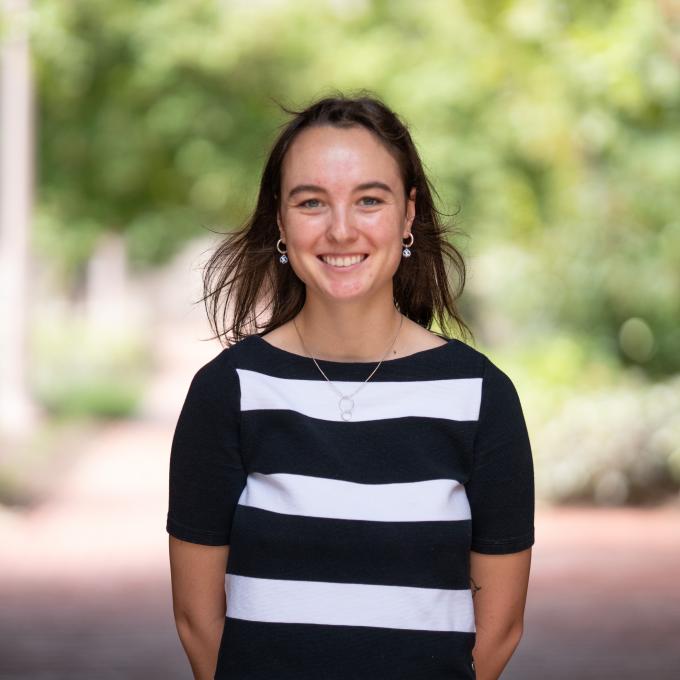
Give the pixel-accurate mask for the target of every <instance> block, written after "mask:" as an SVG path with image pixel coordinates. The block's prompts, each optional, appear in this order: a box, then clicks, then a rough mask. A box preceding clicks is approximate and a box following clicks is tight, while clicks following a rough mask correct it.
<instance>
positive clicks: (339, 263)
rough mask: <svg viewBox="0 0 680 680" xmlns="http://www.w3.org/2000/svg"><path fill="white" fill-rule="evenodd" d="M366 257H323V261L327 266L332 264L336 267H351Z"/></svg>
mask: <svg viewBox="0 0 680 680" xmlns="http://www.w3.org/2000/svg"><path fill="white" fill-rule="evenodd" d="M365 257H366V255H355V256H354V257H327V256H325V255H323V256H322V258H321V259H322V260H323V261H324V262H325V263H326V264H332V265H333V266H334V267H349V266H350V265H352V264H356V263H357V262H361V260H363V259H364V258H365Z"/></svg>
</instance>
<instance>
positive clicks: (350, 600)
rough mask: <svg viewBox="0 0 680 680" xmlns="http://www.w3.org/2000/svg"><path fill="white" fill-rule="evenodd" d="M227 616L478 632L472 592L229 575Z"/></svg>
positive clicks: (227, 581)
mask: <svg viewBox="0 0 680 680" xmlns="http://www.w3.org/2000/svg"><path fill="white" fill-rule="evenodd" d="M226 592H227V616H229V617H231V618H236V619H247V620H249V621H263V622H272V623H274V622H277V623H315V624H325V625H330V626H377V627H380V628H409V629H412V630H439V631H462V632H466V633H473V632H475V617H474V608H473V605H472V593H471V591H470V590H469V589H467V590H444V589H440V588H413V587H407V586H383V585H370V584H363V583H328V582H325V581H289V580H283V579H267V578H253V577H250V576H242V575H238V574H227V575H226Z"/></svg>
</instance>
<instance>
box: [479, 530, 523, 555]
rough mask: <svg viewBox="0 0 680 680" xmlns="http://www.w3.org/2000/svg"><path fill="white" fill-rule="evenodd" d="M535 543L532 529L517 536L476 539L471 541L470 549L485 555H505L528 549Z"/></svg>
mask: <svg viewBox="0 0 680 680" xmlns="http://www.w3.org/2000/svg"><path fill="white" fill-rule="evenodd" d="M534 543H535V537H534V532H533V531H531V532H530V533H528V534H525V535H524V536H515V537H512V538H504V539H498V540H493V539H476V540H474V541H473V542H472V543H471V546H470V549H471V550H473V551H474V552H478V553H483V554H485V555H504V554H506V553H515V552H520V550H526V549H527V548H530V547H531V546H532V545H533V544H534Z"/></svg>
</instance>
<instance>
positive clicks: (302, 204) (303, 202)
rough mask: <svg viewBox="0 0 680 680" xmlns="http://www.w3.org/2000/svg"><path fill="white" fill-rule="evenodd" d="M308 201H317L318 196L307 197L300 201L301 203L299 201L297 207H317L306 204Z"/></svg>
mask: <svg viewBox="0 0 680 680" xmlns="http://www.w3.org/2000/svg"><path fill="white" fill-rule="evenodd" d="M310 201H316V202H317V203H318V202H319V199H318V198H308V199H307V200H306V201H302V203H300V204H299V205H298V207H299V208H316V207H318V206H315V205H307V203H309V202H310Z"/></svg>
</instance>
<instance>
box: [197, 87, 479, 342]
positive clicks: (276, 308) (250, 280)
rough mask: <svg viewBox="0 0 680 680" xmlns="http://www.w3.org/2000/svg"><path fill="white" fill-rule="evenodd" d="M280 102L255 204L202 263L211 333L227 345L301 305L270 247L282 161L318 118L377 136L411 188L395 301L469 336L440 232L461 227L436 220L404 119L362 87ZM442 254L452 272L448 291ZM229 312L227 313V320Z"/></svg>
mask: <svg viewBox="0 0 680 680" xmlns="http://www.w3.org/2000/svg"><path fill="white" fill-rule="evenodd" d="M279 106H280V107H281V108H282V109H283V110H284V111H285V112H286V113H288V114H290V115H291V116H293V118H292V119H291V120H290V121H289V122H288V123H287V124H285V126H284V127H283V130H282V131H281V132H280V134H279V136H278V138H277V139H276V141H275V142H274V145H273V147H272V149H271V151H270V153H269V157H268V159H267V163H266V165H265V168H264V172H263V173H262V178H261V181H260V190H259V195H258V197H257V204H256V206H255V210H254V212H253V213H252V215H251V216H250V217H249V218H248V219H247V220H246V222H245V223H244V224H243V225H242V226H241V227H240V228H239V229H237V230H236V231H233V232H230V233H228V234H227V235H226V236H227V237H226V239H225V240H224V241H223V242H222V243H221V244H220V245H219V247H218V248H217V249H216V250H215V252H214V253H213V254H212V255H211V256H210V259H209V260H208V262H207V264H206V265H205V268H204V272H203V293H204V296H203V298H202V299H201V300H199V301H203V302H204V303H205V307H206V311H207V314H208V318H209V320H210V325H211V328H212V329H213V331H214V332H215V335H214V336H213V338H211V339H214V338H215V337H219V338H220V342H222V343H223V344H224V345H231V344H233V343H234V342H237V341H239V340H241V339H243V338H244V337H246V336H247V335H250V334H252V333H253V332H258V333H262V334H263V333H266V332H268V331H270V330H273V329H274V328H277V327H278V326H281V325H282V324H284V323H285V322H286V321H289V320H290V319H292V318H293V317H294V316H295V315H296V314H297V313H298V312H299V311H300V309H302V306H303V304H304V301H305V292H306V291H305V284H304V283H303V282H302V281H301V280H300V279H299V278H298V277H297V276H296V274H295V272H294V271H293V269H292V267H291V266H290V264H288V265H282V264H281V263H280V262H279V256H280V255H279V253H278V251H277V249H276V242H277V240H278V238H279V232H278V226H277V222H276V215H277V210H278V207H279V200H280V196H279V194H280V186H281V166H282V163H283V159H284V156H285V155H286V151H287V150H288V149H289V147H290V145H291V144H292V142H293V140H294V139H295V138H296V136H297V135H298V134H299V133H300V132H301V131H302V130H304V129H305V128H308V127H311V126H321V125H331V126H335V127H339V128H348V127H353V126H357V125H362V126H363V127H365V128H366V129H367V130H369V131H370V132H372V133H373V134H374V135H376V136H377V137H378V139H380V140H381V141H382V143H383V144H384V145H385V146H386V148H387V149H388V150H389V151H390V152H391V154H392V155H393V157H394V158H395V160H396V161H397V163H398V165H399V169H400V173H401V177H402V180H403V185H404V191H405V195H406V196H407V197H408V195H409V192H410V190H411V188H413V187H415V188H416V205H415V218H414V220H413V223H412V225H411V231H412V232H413V248H412V249H411V256H410V257H409V258H402V261H401V263H400V265H399V268H398V269H397V271H396V273H395V275H394V277H393V291H394V304H395V306H396V307H397V309H399V311H400V312H401V313H402V314H404V315H405V316H407V317H408V318H409V319H411V320H412V321H415V322H416V323H418V324H420V325H421V326H423V327H424V328H427V329H430V327H431V325H432V323H433V321H435V320H436V321H437V324H438V326H439V328H440V329H441V331H442V332H443V333H444V334H445V335H446V336H448V335H450V330H449V323H451V322H453V323H455V324H456V325H457V327H458V329H459V330H460V332H461V335H462V338H463V339H466V337H467V335H468V334H469V336H470V337H472V338H473V339H474V335H473V333H472V331H471V330H470V328H469V327H468V326H467V324H466V323H465V322H464V321H463V319H462V317H461V315H460V313H459V311H458V308H457V306H456V301H457V299H458V298H459V297H460V295H461V294H462V292H463V288H464V286H465V262H464V260H463V257H462V255H461V253H460V252H459V251H458V250H457V249H456V247H455V246H454V245H453V244H452V243H451V242H450V241H449V240H448V238H447V236H448V235H449V234H451V235H453V234H458V233H462V232H459V230H458V229H457V228H454V227H453V225H448V226H447V225H445V224H443V223H442V222H441V221H440V215H443V213H441V212H439V211H438V210H437V209H436V208H435V206H434V201H433V199H432V192H434V193H435V195H436V191H435V189H434V188H433V187H432V186H431V183H430V180H429V179H428V178H427V176H426V174H425V171H424V169H423V165H422V163H421V161H420V157H419V155H418V152H417V150H416V148H415V145H414V143H413V141H412V139H411V135H410V133H409V131H408V127H407V125H406V124H405V123H404V122H402V121H401V120H400V118H399V117H398V116H397V115H396V114H395V113H394V112H393V111H391V110H390V109H389V108H388V107H387V106H386V105H385V104H384V103H383V102H382V101H381V100H380V98H379V97H377V96H375V95H373V94H369V93H368V92H367V91H366V90H362V91H361V92H360V93H359V94H358V95H357V96H355V97H351V96H346V95H343V94H337V95H336V96H328V97H324V98H321V99H319V100H317V101H315V102H313V103H312V104H310V105H309V106H308V107H307V108H305V109H304V110H301V111H295V110H291V109H288V108H286V107H285V106H283V105H281V104H279ZM447 258H448V261H449V264H450V267H451V269H452V270H453V271H454V272H455V278H456V284H455V289H454V290H453V291H452V282H451V279H450V276H449V273H448V272H447V267H446V259H447ZM220 310H221V311H220ZM228 312H230V313H229V314H228ZM265 313H266V314H268V317H267V319H266V321H265V322H264V323H259V322H258V317H260V316H261V315H262V314H265ZM228 318H232V320H233V321H232V323H231V325H228ZM225 339H226V342H224V340H225Z"/></svg>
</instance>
